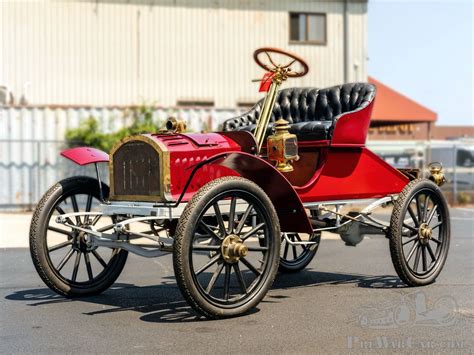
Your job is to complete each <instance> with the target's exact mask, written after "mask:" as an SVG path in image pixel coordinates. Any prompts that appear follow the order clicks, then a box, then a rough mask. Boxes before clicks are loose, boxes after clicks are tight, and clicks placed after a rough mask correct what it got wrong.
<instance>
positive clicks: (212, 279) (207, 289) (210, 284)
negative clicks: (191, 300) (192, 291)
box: [206, 262, 224, 294]
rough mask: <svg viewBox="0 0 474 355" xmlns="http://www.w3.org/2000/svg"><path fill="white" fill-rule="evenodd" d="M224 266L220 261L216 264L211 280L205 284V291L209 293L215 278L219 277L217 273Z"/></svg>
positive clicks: (219, 272)
mask: <svg viewBox="0 0 474 355" xmlns="http://www.w3.org/2000/svg"><path fill="white" fill-rule="evenodd" d="M223 268H224V263H223V262H221V263H219V265H218V266H217V269H216V270H215V271H214V273H213V274H212V277H211V280H210V281H209V284H208V285H207V288H206V292H207V293H209V294H210V293H211V291H212V289H213V288H214V285H215V284H216V281H217V279H218V278H219V275H220V274H221V272H222V269H223Z"/></svg>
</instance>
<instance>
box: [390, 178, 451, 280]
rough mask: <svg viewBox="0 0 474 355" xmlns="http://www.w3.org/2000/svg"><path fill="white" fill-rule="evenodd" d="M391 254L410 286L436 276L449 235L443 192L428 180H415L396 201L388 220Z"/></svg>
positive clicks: (447, 245) (444, 256)
mask: <svg viewBox="0 0 474 355" xmlns="http://www.w3.org/2000/svg"><path fill="white" fill-rule="evenodd" d="M389 238H390V254H391V257H392V262H393V266H394V267H395V270H396V271H397V274H398V276H399V277H400V279H402V281H403V282H405V283H406V284H407V285H409V286H422V285H427V284H430V283H432V282H434V281H435V280H436V278H437V277H438V275H439V274H440V272H441V269H442V268H443V265H444V263H445V261H446V257H447V255H448V249H449V241H450V238H451V231H450V221H449V211H448V206H447V204H446V200H445V199H444V197H443V195H442V192H441V190H440V188H439V187H438V186H436V185H435V184H434V183H433V182H431V181H429V180H421V179H419V180H414V181H412V182H410V183H409V184H408V185H407V186H406V187H405V188H404V189H403V191H402V192H401V193H400V195H399V196H398V198H397V200H396V201H395V204H394V207H393V212H392V217H391V220H390V231H389Z"/></svg>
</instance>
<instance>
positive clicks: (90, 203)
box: [86, 195, 92, 212]
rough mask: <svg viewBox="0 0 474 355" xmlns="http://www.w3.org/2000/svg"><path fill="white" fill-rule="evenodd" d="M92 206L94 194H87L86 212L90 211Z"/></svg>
mask: <svg viewBox="0 0 474 355" xmlns="http://www.w3.org/2000/svg"><path fill="white" fill-rule="evenodd" d="M91 208H92V195H87V201H86V212H90V211H91Z"/></svg>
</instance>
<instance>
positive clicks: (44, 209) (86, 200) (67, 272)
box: [30, 177, 128, 297]
mask: <svg viewBox="0 0 474 355" xmlns="http://www.w3.org/2000/svg"><path fill="white" fill-rule="evenodd" d="M102 189H103V192H104V195H105V196H108V193H109V188H108V186H107V185H105V184H103V185H102ZM99 202H100V191H99V183H98V181H97V180H95V179H92V178H90V177H72V178H68V179H65V180H62V181H60V182H58V183H57V184H55V185H54V186H52V187H51V188H50V189H49V190H48V191H47V192H46V194H45V195H44V196H43V198H42V199H41V200H40V202H39V203H38V205H37V207H36V209H35V212H34V214H33V219H32V221H31V227H30V252H31V257H32V259H33V264H34V265H35V268H36V270H37V271H38V274H39V276H40V277H41V279H42V280H43V281H44V283H45V284H46V285H47V286H48V287H49V288H51V289H52V290H53V291H55V292H57V293H58V294H60V295H63V296H67V297H74V296H87V295H93V294H98V293H100V292H102V291H104V290H106V289H107V288H108V287H110V286H111V285H112V284H113V283H114V282H115V280H116V279H117V278H118V277H119V275H120V273H121V272H122V269H123V267H124V265H125V262H126V260H127V254H128V252H127V251H125V250H121V249H110V248H105V247H89V246H88V244H87V243H86V240H87V233H83V232H78V231H77V230H75V229H73V228H70V227H69V228H68V227H66V226H64V225H63V224H58V223H56V217H57V216H58V215H61V214H65V213H72V212H91V211H94V210H96V208H97V205H98V204H99ZM107 219H108V220H107ZM113 222H114V221H113V220H111V219H110V217H105V216H102V217H93V216H91V217H84V216H82V217H73V218H70V219H69V220H68V223H69V224H71V225H76V226H82V227H84V228H88V227H89V226H91V225H93V226H94V227H96V228H97V230H98V231H102V232H105V231H107V230H110V229H112V228H113V226H114V223H113Z"/></svg>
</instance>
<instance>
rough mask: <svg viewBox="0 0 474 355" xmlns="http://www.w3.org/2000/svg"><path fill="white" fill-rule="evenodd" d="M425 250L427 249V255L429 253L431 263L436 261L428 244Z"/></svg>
mask: <svg viewBox="0 0 474 355" xmlns="http://www.w3.org/2000/svg"><path fill="white" fill-rule="evenodd" d="M426 248H427V249H428V253H430V256H431V261H436V256H435V254H434V253H433V249H431V245H430V243H428V244H426Z"/></svg>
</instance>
